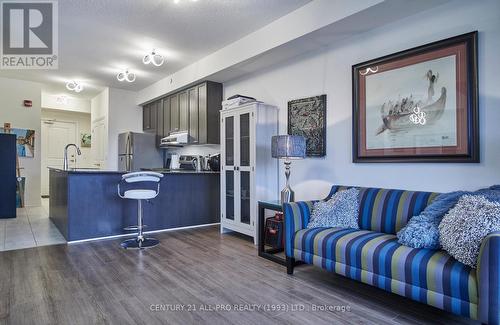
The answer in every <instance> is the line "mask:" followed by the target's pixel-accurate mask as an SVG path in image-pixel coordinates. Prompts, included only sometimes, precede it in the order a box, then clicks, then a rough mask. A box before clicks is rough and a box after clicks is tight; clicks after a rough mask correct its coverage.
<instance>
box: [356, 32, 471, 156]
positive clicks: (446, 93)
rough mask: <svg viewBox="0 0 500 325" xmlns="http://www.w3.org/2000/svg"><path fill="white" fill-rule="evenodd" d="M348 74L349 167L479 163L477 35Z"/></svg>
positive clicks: (378, 61) (395, 56) (376, 61)
mask: <svg viewBox="0 0 500 325" xmlns="http://www.w3.org/2000/svg"><path fill="white" fill-rule="evenodd" d="M352 74H353V75H352V80H353V161H354V162H471V163H475V162H479V126H478V102H477V96H478V91H477V32H472V33H468V34H464V35H460V36H456V37H452V38H449V39H445V40H442V41H438V42H434V43H431V44H427V45H423V46H420V47H416V48H413V49H409V50H406V51H402V52H399V53H395V54H392V55H388V56H385V57H382V58H378V59H374V60H371V61H368V62H364V63H360V64H357V65H355V66H353V67H352Z"/></svg>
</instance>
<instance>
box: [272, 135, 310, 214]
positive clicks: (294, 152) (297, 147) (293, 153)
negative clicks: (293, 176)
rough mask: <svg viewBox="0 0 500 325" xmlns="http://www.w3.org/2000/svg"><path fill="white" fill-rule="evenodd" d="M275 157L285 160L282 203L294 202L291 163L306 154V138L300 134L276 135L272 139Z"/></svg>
mask: <svg viewBox="0 0 500 325" xmlns="http://www.w3.org/2000/svg"><path fill="white" fill-rule="evenodd" d="M271 153H272V156H273V158H278V159H284V160H285V177H286V185H285V188H284V189H283V190H282V191H281V204H283V203H285V202H293V200H294V192H293V190H292V188H291V187H290V182H289V180H290V164H291V163H292V162H291V160H292V159H303V158H305V156H306V138H304V137H303V136H300V135H275V136H273V137H272V140H271Z"/></svg>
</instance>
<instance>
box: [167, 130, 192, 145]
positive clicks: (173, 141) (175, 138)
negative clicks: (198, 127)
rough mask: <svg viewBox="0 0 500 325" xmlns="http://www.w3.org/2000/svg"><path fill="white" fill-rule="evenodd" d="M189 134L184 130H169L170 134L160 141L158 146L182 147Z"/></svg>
mask: <svg viewBox="0 0 500 325" xmlns="http://www.w3.org/2000/svg"><path fill="white" fill-rule="evenodd" d="M188 139H189V135H188V133H187V132H186V131H184V132H170V134H169V135H168V136H166V137H164V138H162V139H161V141H160V148H168V147H182V146H184V145H185V144H187V143H188Z"/></svg>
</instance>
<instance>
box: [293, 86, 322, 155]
mask: <svg viewBox="0 0 500 325" xmlns="http://www.w3.org/2000/svg"><path fill="white" fill-rule="evenodd" d="M288 134H289V135H301V136H303V137H305V138H306V156H308V157H323V156H325V155H326V95H321V96H314V97H309V98H302V99H296V100H292V101H289V102H288Z"/></svg>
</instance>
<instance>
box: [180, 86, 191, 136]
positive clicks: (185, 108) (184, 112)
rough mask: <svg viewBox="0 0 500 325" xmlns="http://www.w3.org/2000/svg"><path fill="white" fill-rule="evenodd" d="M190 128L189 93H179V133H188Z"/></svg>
mask: <svg viewBox="0 0 500 325" xmlns="http://www.w3.org/2000/svg"><path fill="white" fill-rule="evenodd" d="M188 128H189V105H188V93H187V91H182V92H180V93H179V131H187V130H188Z"/></svg>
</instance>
